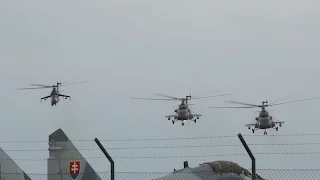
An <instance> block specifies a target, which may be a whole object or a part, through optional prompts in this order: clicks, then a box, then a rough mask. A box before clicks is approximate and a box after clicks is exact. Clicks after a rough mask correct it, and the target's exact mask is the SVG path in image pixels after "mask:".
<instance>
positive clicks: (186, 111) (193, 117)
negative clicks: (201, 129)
mask: <svg viewBox="0 0 320 180" xmlns="http://www.w3.org/2000/svg"><path fill="white" fill-rule="evenodd" d="M155 95H156V96H163V97H166V98H168V99H155V98H132V99H144V100H164V101H181V104H179V105H178V108H177V109H175V110H174V113H173V114H171V115H166V116H165V117H166V118H167V119H168V120H171V118H173V119H172V124H174V123H175V122H176V121H182V123H181V124H182V126H184V124H185V122H186V121H188V120H190V121H193V122H194V123H196V122H197V119H199V118H200V116H202V114H197V113H194V112H192V110H191V109H190V108H189V105H192V104H188V100H191V99H203V98H209V97H217V96H227V95H231V94H223V95H215V96H204V97H200V96H202V95H199V96H195V97H191V95H189V96H186V97H185V98H177V97H173V96H168V95H165V94H155Z"/></svg>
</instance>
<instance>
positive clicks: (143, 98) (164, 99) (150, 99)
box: [131, 98, 175, 101]
mask: <svg viewBox="0 0 320 180" xmlns="http://www.w3.org/2000/svg"><path fill="white" fill-rule="evenodd" d="M131 99H143V100H159V101H175V99H156V98H131Z"/></svg>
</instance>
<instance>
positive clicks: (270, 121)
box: [209, 97, 320, 135]
mask: <svg viewBox="0 0 320 180" xmlns="http://www.w3.org/2000/svg"><path fill="white" fill-rule="evenodd" d="M319 98H320V97H317V98H309V99H302V100H295V101H289V102H282V103H273V104H268V101H263V102H262V105H255V104H248V103H243V102H237V101H226V102H228V103H233V104H241V105H246V106H244V107H209V108H256V107H259V108H261V111H260V112H259V116H258V117H256V118H255V120H254V121H253V122H252V123H250V124H246V125H245V126H246V127H248V129H251V127H253V128H252V133H254V132H255V130H257V129H263V130H264V135H267V129H275V130H276V131H278V129H279V127H281V126H282V124H284V122H285V121H278V120H276V119H275V118H273V117H272V116H270V114H269V112H268V111H267V110H266V107H269V106H276V105H282V104H288V103H294V102H300V101H307V100H313V99H319ZM276 125H279V127H277V126H276Z"/></svg>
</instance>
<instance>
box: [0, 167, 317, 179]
mask: <svg viewBox="0 0 320 180" xmlns="http://www.w3.org/2000/svg"><path fill="white" fill-rule="evenodd" d="M171 173H172V172H167V173H165V172H116V173H115V179H116V180H153V179H157V178H160V177H164V176H168V175H170V174H171ZM175 174H176V175H175V177H174V178H173V179H176V180H195V179H196V180H198V179H209V178H210V177H213V176H214V174H213V172H205V173H204V172H202V173H196V174H195V173H187V172H181V173H175ZM257 174H258V175H259V176H260V177H261V178H263V179H268V180H304V179H305V180H319V179H320V169H290V170H288V169H258V170H257ZM110 175H111V173H110V172H102V173H98V176H99V177H100V178H99V177H97V175H96V174H80V175H78V178H77V179H80V178H79V177H83V178H82V179H85V180H99V179H101V180H110V179H111V178H110ZM215 175H217V174H215ZM28 176H29V178H30V179H29V178H28V177H26V175H25V174H21V173H20V174H18V173H1V174H0V179H1V180H72V179H73V178H72V177H71V175H70V174H50V175H47V174H28ZM212 179H213V178H212Z"/></svg>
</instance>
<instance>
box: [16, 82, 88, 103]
mask: <svg viewBox="0 0 320 180" xmlns="http://www.w3.org/2000/svg"><path fill="white" fill-rule="evenodd" d="M84 82H87V81H82V82H76V83H69V84H62V83H61V82H57V85H52V86H48V85H42V84H30V85H31V86H38V87H30V88H19V89H18V90H27V89H44V88H52V91H51V93H50V95H48V96H45V97H42V98H40V102H42V100H47V99H48V98H51V106H54V105H55V106H56V105H57V104H58V102H59V101H60V97H64V98H65V99H68V98H69V99H70V100H71V97H70V96H68V95H63V94H61V93H60V90H59V86H68V85H72V84H78V83H84Z"/></svg>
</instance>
